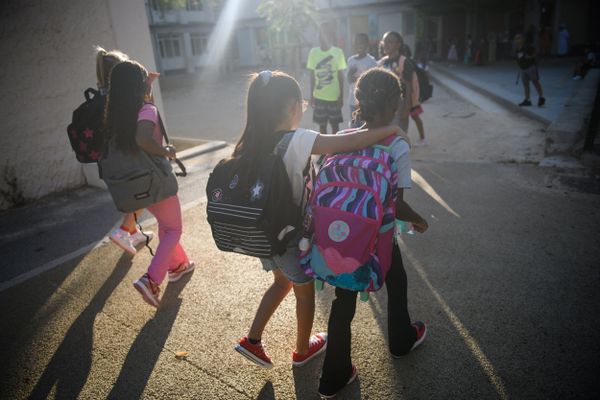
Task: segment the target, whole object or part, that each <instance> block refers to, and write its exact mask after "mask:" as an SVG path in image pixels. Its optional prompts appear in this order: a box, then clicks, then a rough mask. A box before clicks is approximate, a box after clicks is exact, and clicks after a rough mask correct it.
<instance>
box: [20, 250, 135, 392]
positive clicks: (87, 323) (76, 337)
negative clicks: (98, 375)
mask: <svg viewBox="0 0 600 400" xmlns="http://www.w3.org/2000/svg"><path fill="white" fill-rule="evenodd" d="M130 267H131V257H129V256H128V255H125V254H123V255H122V256H121V258H120V259H119V261H118V262H117V265H116V266H115V267H114V269H113V272H112V273H111V275H110V276H109V277H108V279H106V281H105V282H104V284H103V285H102V287H101V288H100V289H99V290H98V292H97V293H96V295H95V296H94V297H93V298H92V300H91V301H90V303H89V305H88V306H87V307H86V308H85V309H84V310H83V311H82V312H81V314H79V316H78V317H77V319H76V320H75V322H73V324H72V325H71V327H70V328H69V330H68V331H67V333H66V334H65V338H64V340H63V341H62V343H61V344H60V346H59V347H58V349H57V350H56V352H55V353H54V356H53V357H52V359H51V360H50V362H49V363H48V366H47V367H46V369H45V370H44V373H43V374H42V376H41V377H40V379H39V380H38V382H37V384H36V385H35V387H34V389H33V391H32V392H31V394H30V395H29V398H30V399H45V398H47V397H48V396H49V394H50V392H51V391H52V388H53V387H54V386H55V385H56V398H58V399H74V398H77V397H78V396H79V394H80V392H81V389H82V388H83V386H84V385H85V383H86V381H87V379H88V375H89V373H90V369H91V366H92V350H93V349H92V347H93V342H94V338H93V336H94V321H95V320H96V316H97V315H98V313H100V312H101V311H102V309H103V308H104V304H105V303H106V300H107V299H108V298H109V297H110V295H111V294H112V292H113V291H114V290H115V288H116V287H117V286H118V285H119V283H120V282H121V281H122V280H123V278H125V275H126V274H127V272H128V271H129V268H130Z"/></svg>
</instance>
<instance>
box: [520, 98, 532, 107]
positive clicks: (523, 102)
mask: <svg viewBox="0 0 600 400" xmlns="http://www.w3.org/2000/svg"><path fill="white" fill-rule="evenodd" d="M530 105H531V101H529V99H525V100H523V101H522V102H520V103H519V107H527V106H530Z"/></svg>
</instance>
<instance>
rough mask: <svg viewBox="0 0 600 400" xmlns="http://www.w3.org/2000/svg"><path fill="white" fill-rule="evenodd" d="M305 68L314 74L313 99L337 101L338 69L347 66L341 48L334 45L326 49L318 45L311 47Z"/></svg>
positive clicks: (338, 86)
mask: <svg viewBox="0 0 600 400" xmlns="http://www.w3.org/2000/svg"><path fill="white" fill-rule="evenodd" d="M306 68H308V69H309V70H311V71H313V73H314V74H315V90H314V91H313V96H314V97H315V99H319V100H325V101H337V99H338V98H339V97H340V84H339V81H338V71H342V70H345V69H346V68H347V65H346V59H345V57H344V52H343V51H342V49H340V48H338V47H335V46H331V47H330V48H329V50H327V51H323V50H321V48H320V47H314V48H312V49H311V50H310V53H308V62H307V63H306Z"/></svg>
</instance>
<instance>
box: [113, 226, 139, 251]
mask: <svg viewBox="0 0 600 400" xmlns="http://www.w3.org/2000/svg"><path fill="white" fill-rule="evenodd" d="M108 238H109V239H110V240H111V241H112V242H113V243H114V244H116V245H117V246H119V247H120V248H122V249H123V250H125V251H126V252H128V253H129V254H131V255H132V256H135V254H136V253H137V250H136V249H135V247H134V246H133V244H132V243H131V236H130V235H129V232H125V231H124V230H123V229H121V228H117V229H115V230H114V231H112V232H111V233H110V236H109V237H108Z"/></svg>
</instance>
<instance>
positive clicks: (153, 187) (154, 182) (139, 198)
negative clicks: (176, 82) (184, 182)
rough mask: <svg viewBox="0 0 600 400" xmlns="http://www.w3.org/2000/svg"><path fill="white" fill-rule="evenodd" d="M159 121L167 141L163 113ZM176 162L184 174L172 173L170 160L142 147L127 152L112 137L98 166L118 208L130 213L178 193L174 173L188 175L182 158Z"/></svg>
mask: <svg viewBox="0 0 600 400" xmlns="http://www.w3.org/2000/svg"><path fill="white" fill-rule="evenodd" d="M158 120H159V122H160V128H161V131H162V134H163V136H164V137H165V140H166V142H167V144H168V143H169V139H168V137H167V134H166V131H165V129H164V126H163V123H162V120H161V118H160V116H159V117H158ZM175 161H176V162H177V164H178V165H179V167H180V168H181V170H182V172H181V173H177V174H175V173H174V172H173V168H172V166H171V162H170V161H169V160H168V159H167V158H166V157H161V156H155V155H151V154H148V153H146V152H145V151H143V150H141V149H139V151H137V152H136V153H134V154H128V153H124V152H122V151H121V150H120V149H119V148H118V147H117V146H116V145H115V141H114V139H111V140H109V142H108V144H107V146H106V149H105V151H104V154H103V155H102V157H101V159H100V161H99V162H98V167H99V169H100V177H101V178H102V180H104V182H105V183H106V186H107V187H108V191H109V192H110V195H111V196H112V199H113V202H114V203H115V206H116V207H117V210H119V211H121V212H124V213H130V212H134V211H136V210H141V209H143V208H147V207H149V206H151V205H153V204H156V203H158V202H160V201H161V200H164V199H166V198H168V197H171V196H174V195H176V194H177V190H178V189H179V187H178V185H177V178H176V177H175V175H177V176H185V175H186V171H185V167H184V165H183V164H182V163H181V161H179V160H175Z"/></svg>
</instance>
